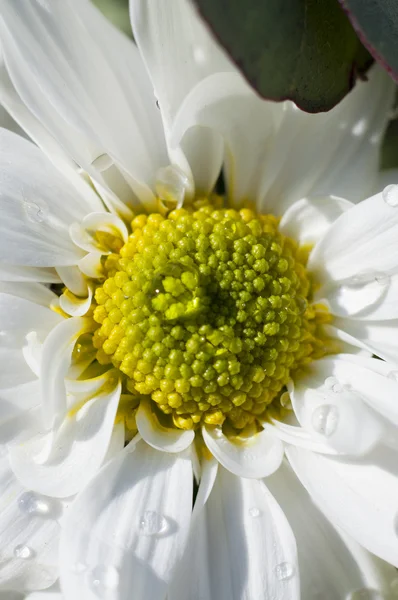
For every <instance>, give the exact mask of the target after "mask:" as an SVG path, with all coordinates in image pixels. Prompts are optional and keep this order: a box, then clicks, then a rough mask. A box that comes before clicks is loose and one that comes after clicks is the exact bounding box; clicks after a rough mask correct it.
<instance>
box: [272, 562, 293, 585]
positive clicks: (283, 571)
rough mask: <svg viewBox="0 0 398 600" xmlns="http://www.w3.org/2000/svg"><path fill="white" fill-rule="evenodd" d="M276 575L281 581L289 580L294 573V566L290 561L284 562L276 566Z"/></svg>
mask: <svg viewBox="0 0 398 600" xmlns="http://www.w3.org/2000/svg"><path fill="white" fill-rule="evenodd" d="M275 573H276V577H277V578H278V579H279V581H287V580H288V579H291V578H292V577H293V575H294V567H293V565H291V564H290V563H288V562H282V563H280V564H279V565H276V567H275Z"/></svg>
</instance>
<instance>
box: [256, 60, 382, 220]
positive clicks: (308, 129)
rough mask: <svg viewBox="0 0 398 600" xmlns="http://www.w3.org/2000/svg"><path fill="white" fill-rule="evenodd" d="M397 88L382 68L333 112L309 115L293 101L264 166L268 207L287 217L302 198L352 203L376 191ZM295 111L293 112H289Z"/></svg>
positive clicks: (265, 201) (374, 72)
mask: <svg viewBox="0 0 398 600" xmlns="http://www.w3.org/2000/svg"><path fill="white" fill-rule="evenodd" d="M393 96H394V87H393V86H392V85H391V81H390V80H389V77H388V76H386V73H385V72H384V70H383V69H382V68H380V67H378V66H376V67H375V68H373V69H372V70H371V71H370V72H369V81H366V82H361V81H357V83H356V85H355V87H354V89H353V90H352V91H351V92H350V94H348V95H347V96H346V98H344V100H343V101H342V102H340V103H339V104H338V105H337V106H336V107H335V108H334V109H332V110H330V111H329V112H327V113H319V114H317V115H309V114H306V113H303V112H302V111H300V110H294V109H293V105H292V104H291V103H286V105H288V106H289V109H288V110H287V112H285V114H284V115H283V119H282V120H281V123H280V126H279V128H278V131H277V135H276V142H275V144H273V147H272V149H271V153H270V156H269V157H268V160H267V163H266V164H265V165H264V178H263V181H264V185H263V192H262V193H263V196H264V206H266V207H267V209H268V210H270V209H272V210H273V211H276V213H277V214H283V210H285V209H286V208H287V207H288V206H290V205H291V204H292V203H293V202H294V201H296V200H298V199H299V198H302V197H303V196H313V197H320V196H328V195H330V194H334V195H336V196H340V197H342V198H347V199H348V200H351V201H353V202H356V201H358V200H363V199H364V198H366V197H367V196H369V195H370V194H371V193H373V190H374V185H375V181H376V177H377V174H378V169H379V164H378V163H379V149H380V143H381V140H382V137H383V131H384V128H385V127H386V125H387V122H388V112H389V108H390V107H391V105H392V102H393ZM292 109H293V112H292V113H291V114H289V112H290V111H292Z"/></svg>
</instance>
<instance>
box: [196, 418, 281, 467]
mask: <svg viewBox="0 0 398 600" xmlns="http://www.w3.org/2000/svg"><path fill="white" fill-rule="evenodd" d="M202 434H203V439H204V441H205V444H206V446H207V447H208V449H209V450H210V452H211V453H212V454H213V455H214V456H215V458H216V459H217V460H218V461H219V462H220V463H221V464H222V465H223V466H224V467H225V468H226V469H228V470H229V471H231V473H234V474H235V475H238V476H240V477H250V478H255V479H257V478H261V477H267V476H268V475H270V474H271V473H273V472H274V471H276V469H277V468H278V467H279V465H280V464H281V461H282V458H283V444H282V442H281V440H280V439H279V438H277V437H275V436H274V435H273V433H272V432H270V431H266V430H264V431H261V432H260V433H257V434H256V435H253V436H252V437H250V438H247V439H243V438H242V437H240V438H239V439H238V441H237V442H236V443H235V442H233V441H230V440H229V439H228V438H227V437H226V436H225V435H224V434H223V432H222V430H221V429H220V428H218V427H206V426H205V427H203V428H202Z"/></svg>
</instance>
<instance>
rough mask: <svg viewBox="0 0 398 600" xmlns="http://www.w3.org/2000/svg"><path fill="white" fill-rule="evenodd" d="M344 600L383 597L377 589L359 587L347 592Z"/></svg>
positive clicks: (366, 599)
mask: <svg viewBox="0 0 398 600" xmlns="http://www.w3.org/2000/svg"><path fill="white" fill-rule="evenodd" d="M346 600H383V597H382V596H381V595H380V594H379V592H378V591H377V590H374V589H371V588H361V589H360V590H355V591H354V592H351V593H350V594H348V596H347V598H346Z"/></svg>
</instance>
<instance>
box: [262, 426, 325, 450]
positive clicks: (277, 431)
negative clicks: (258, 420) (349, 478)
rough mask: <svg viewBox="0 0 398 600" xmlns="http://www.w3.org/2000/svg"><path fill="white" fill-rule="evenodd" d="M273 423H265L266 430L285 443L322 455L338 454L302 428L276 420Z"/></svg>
mask: <svg viewBox="0 0 398 600" xmlns="http://www.w3.org/2000/svg"><path fill="white" fill-rule="evenodd" d="M271 423H272V424H271ZM271 423H263V427H264V429H266V430H267V431H272V433H273V435H276V436H277V437H278V438H280V439H281V440H282V441H283V442H286V443H288V444H293V445H294V446H299V447H300V448H306V449H307V450H313V451H314V452H320V453H321V454H337V452H336V450H335V449H334V448H332V447H331V446H327V445H326V444H323V443H322V442H320V441H319V440H316V439H314V435H313V433H310V432H308V431H307V430H306V429H303V428H302V427H298V426H296V425H288V424H286V423H282V422H281V421H277V420H276V419H271Z"/></svg>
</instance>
